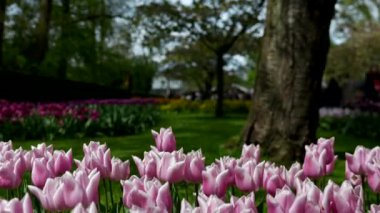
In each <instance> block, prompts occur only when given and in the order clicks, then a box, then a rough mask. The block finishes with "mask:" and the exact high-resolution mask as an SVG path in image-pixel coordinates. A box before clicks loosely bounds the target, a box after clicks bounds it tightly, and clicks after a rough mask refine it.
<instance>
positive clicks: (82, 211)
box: [71, 203, 98, 213]
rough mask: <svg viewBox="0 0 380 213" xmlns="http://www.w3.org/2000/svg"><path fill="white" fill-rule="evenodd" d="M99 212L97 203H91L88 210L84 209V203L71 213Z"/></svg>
mask: <svg viewBox="0 0 380 213" xmlns="http://www.w3.org/2000/svg"><path fill="white" fill-rule="evenodd" d="M97 212H98V210H97V208H96V205H95V203H91V204H90V206H89V207H88V208H86V207H84V206H83V205H82V203H79V204H78V205H76V206H75V208H74V209H73V210H71V213H97Z"/></svg>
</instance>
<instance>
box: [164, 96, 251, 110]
mask: <svg viewBox="0 0 380 213" xmlns="http://www.w3.org/2000/svg"><path fill="white" fill-rule="evenodd" d="M251 104H252V101H250V100H224V105H223V107H224V111H225V112H227V113H248V112H249V109H250V106H251ZM215 107H216V101H215V100H205V101H198V100H195V101H191V100H185V99H168V100H163V101H162V105H161V107H160V108H161V110H164V111H165V110H167V111H176V112H206V113H213V112H214V111H215Z"/></svg>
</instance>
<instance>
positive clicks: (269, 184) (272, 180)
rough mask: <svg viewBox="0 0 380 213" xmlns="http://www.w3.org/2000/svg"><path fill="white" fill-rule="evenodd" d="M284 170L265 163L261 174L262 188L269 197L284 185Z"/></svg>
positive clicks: (281, 167)
mask: <svg viewBox="0 0 380 213" xmlns="http://www.w3.org/2000/svg"><path fill="white" fill-rule="evenodd" d="M285 180H286V168H285V167H283V166H280V167H277V166H276V165H275V164H273V163H269V162H267V163H265V165H264V172H263V182H262V183H263V185H262V186H263V188H264V189H265V190H266V191H267V192H268V193H269V194H271V195H274V194H275V193H276V190H277V189H281V188H282V187H283V186H284V185H285V183H286V182H285Z"/></svg>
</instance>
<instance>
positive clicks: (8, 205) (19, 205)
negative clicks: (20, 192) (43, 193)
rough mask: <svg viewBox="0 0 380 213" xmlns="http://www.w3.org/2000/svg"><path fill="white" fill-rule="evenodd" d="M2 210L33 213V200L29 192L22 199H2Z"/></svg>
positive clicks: (0, 206)
mask: <svg viewBox="0 0 380 213" xmlns="http://www.w3.org/2000/svg"><path fill="white" fill-rule="evenodd" d="M0 212H15V213H16V212H17V213H33V207H32V200H31V199H30V196H29V194H28V193H27V194H25V196H24V197H23V198H22V200H19V199H17V198H13V199H12V200H10V201H7V200H1V199H0Z"/></svg>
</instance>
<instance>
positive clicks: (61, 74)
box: [57, 0, 70, 79]
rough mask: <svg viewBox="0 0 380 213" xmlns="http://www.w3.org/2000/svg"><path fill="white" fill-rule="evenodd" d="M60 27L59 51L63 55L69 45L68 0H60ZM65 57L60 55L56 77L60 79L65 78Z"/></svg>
mask: <svg viewBox="0 0 380 213" xmlns="http://www.w3.org/2000/svg"><path fill="white" fill-rule="evenodd" d="M61 3H62V26H61V38H60V40H61V50H62V51H63V53H65V52H67V50H68V48H70V47H69V43H68V42H67V41H68V39H69V36H70V33H69V32H68V31H69V26H68V25H69V22H70V0H62V1H61ZM67 60H68V59H67V56H66V54H60V59H59V62H58V63H59V67H58V73H57V76H58V78H60V79H66V78H67Z"/></svg>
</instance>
